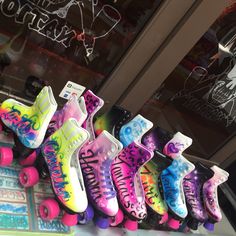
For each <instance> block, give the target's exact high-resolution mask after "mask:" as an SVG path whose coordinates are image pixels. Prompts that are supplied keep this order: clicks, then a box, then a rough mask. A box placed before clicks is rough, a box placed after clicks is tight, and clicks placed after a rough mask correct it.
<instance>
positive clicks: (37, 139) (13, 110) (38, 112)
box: [0, 87, 89, 225]
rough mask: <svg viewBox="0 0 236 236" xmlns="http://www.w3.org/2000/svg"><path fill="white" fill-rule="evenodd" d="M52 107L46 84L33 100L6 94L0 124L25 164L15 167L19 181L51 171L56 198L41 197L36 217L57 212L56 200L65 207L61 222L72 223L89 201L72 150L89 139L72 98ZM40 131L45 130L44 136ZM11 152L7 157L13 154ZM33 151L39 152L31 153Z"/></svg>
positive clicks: (28, 182) (46, 217)
mask: <svg viewBox="0 0 236 236" xmlns="http://www.w3.org/2000/svg"><path fill="white" fill-rule="evenodd" d="M56 108H57V104H56V101H55V99H54V97H53V93H52V91H51V88H50V87H45V88H43V90H42V91H41V92H40V94H39V95H38V96H37V98H36V101H35V103H34V104H33V106H31V107H28V106H25V105H24V104H21V103H19V102H17V101H15V100H12V99H8V100H6V101H4V102H3V104H2V106H1V109H0V115H1V119H2V121H3V123H4V125H5V126H7V127H8V128H10V129H11V130H12V131H13V133H14V135H15V147H14V148H13V151H14V156H16V157H18V158H20V161H21V164H23V165H29V167H26V168H24V169H22V171H21V172H20V175H19V180H20V183H21V184H22V185H23V186H25V187H31V186H33V185H35V184H36V183H37V182H38V180H39V177H44V178H45V177H50V180H51V183H52V188H53V191H54V193H55V196H56V200H55V199H46V200H45V201H44V202H42V203H41V204H40V207H39V213H40V216H41V218H42V219H44V220H52V219H54V218H55V217H57V216H58V215H59V212H60V207H59V205H60V206H61V207H62V209H64V210H65V212H66V213H65V214H64V216H63V218H62V222H63V223H64V224H66V225H72V224H75V222H76V223H77V215H76V214H77V213H80V212H83V211H84V210H85V209H86V207H87V205H88V203H87V196H86V191H85V187H84V183H83V177H82V173H81V171H80V166H79V161H78V158H77V152H78V150H79V149H80V147H81V146H82V145H83V144H84V143H85V142H86V141H87V140H88V139H89V133H88V132H87V131H86V130H85V129H83V128H81V127H80V126H81V124H82V123H81V120H83V119H84V118H83V115H84V114H83V113H81V111H80V110H79V108H81V106H80V105H79V103H78V102H77V100H76V99H75V98H73V99H72V100H70V101H69V102H68V103H67V104H66V106H65V107H64V108H63V109H62V110H61V111H60V112H57V113H56V114H55V111H56ZM54 114H55V115H54ZM81 114H82V116H81ZM53 115H54V116H53ZM74 117H75V118H76V119H75V118H74ZM49 123H50V125H49ZM45 134H46V136H49V137H48V138H46V140H44V138H45ZM18 144H19V145H18ZM19 147H20V148H19ZM37 148H38V150H37V152H35V149H37ZM26 153H27V154H31V155H26ZM8 154H9V153H8ZM10 154H11V155H10ZM10 154H9V155H8V159H9V160H10V159H11V160H12V153H10ZM22 154H23V155H22ZM36 154H41V155H42V157H40V156H38V157H37V159H36ZM6 156H7V155H5V156H4V158H5V157H6ZM9 156H11V158H10V157H9ZM5 159H6V158H5ZM5 164H6V163H5ZM7 164H8V165H9V164H10V161H9V162H8V163H7ZM33 164H34V166H31V165H33Z"/></svg>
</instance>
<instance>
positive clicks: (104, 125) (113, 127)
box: [94, 106, 131, 139]
mask: <svg viewBox="0 0 236 236" xmlns="http://www.w3.org/2000/svg"><path fill="white" fill-rule="evenodd" d="M130 118H131V112H129V111H128V110H125V109H123V108H122V107H119V106H113V107H112V108H111V109H110V110H109V111H108V112H107V113H105V114H103V115H101V116H99V117H96V121H95V123H94V129H95V133H96V135H99V134H100V133H101V132H102V131H103V130H107V131H108V132H109V133H111V134H112V135H114V136H115V137H116V138H117V139H119V132H120V129H121V127H122V126H123V125H124V124H125V123H126V122H128V121H129V120H130Z"/></svg>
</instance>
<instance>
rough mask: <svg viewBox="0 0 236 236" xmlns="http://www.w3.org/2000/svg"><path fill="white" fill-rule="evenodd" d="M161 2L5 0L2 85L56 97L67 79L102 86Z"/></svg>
mask: <svg viewBox="0 0 236 236" xmlns="http://www.w3.org/2000/svg"><path fill="white" fill-rule="evenodd" d="M161 2H162V1H161V0H156V1H155V0H146V1H135V0H128V1H116V0H114V1H108V0H1V1H0V89H1V90H2V91H5V92H7V93H9V94H14V95H17V96H19V97H23V98H26V99H33V98H34V97H35V95H36V94H37V93H38V91H39V90H40V89H41V87H42V86H43V85H45V84H47V85H51V86H52V87H53V90H54V93H55V95H56V96H58V95H59V93H60V91H61V90H62V88H63V87H64V85H65V84H66V82H67V81H68V80H70V81H73V82H76V83H79V84H82V85H83V86H85V87H87V88H89V89H93V90H95V91H96V90H98V89H99V87H100V86H101V85H102V83H103V82H104V81H105V80H106V79H107V78H108V76H109V74H110V73H111V71H112V70H113V69H114V67H115V66H116V65H117V64H118V62H119V60H120V59H121V58H122V56H124V54H125V52H126V51H127V49H128V47H129V46H130V45H131V44H132V43H133V42H134V40H135V39H136V38H137V37H138V33H139V32H140V31H141V30H142V29H143V27H144V26H145V24H146V22H147V21H148V20H149V19H150V18H151V16H152V15H153V14H154V13H155V12H156V10H157V8H158V7H159V5H160V4H161Z"/></svg>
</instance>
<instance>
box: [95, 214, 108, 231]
mask: <svg viewBox="0 0 236 236" xmlns="http://www.w3.org/2000/svg"><path fill="white" fill-rule="evenodd" d="M95 225H96V226H97V227H98V228H100V229H107V228H108V227H109V225H110V219H109V218H105V217H101V216H98V217H97V218H96V219H95Z"/></svg>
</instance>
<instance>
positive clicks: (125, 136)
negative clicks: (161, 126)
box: [120, 115, 153, 147]
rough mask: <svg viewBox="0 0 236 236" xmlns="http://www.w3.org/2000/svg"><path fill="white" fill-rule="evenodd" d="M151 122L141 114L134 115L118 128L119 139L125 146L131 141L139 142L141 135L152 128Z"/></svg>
mask: <svg viewBox="0 0 236 236" xmlns="http://www.w3.org/2000/svg"><path fill="white" fill-rule="evenodd" d="M152 126H153V123H152V122H151V121H149V120H147V119H146V118H144V117H143V116H141V115H137V116H135V117H134V118H133V119H132V120H131V121H129V122H128V123H127V124H125V125H123V126H122V128H121V129H120V141H121V142H122V144H123V145H124V147H127V146H128V145H129V144H131V143H132V142H133V141H137V142H141V139H142V136H143V135H144V134H145V133H146V132H147V131H148V130H150V129H151V128H152Z"/></svg>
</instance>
